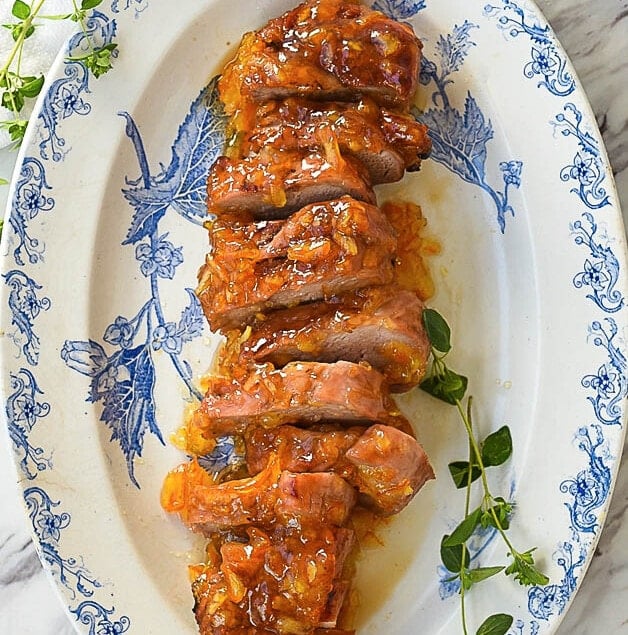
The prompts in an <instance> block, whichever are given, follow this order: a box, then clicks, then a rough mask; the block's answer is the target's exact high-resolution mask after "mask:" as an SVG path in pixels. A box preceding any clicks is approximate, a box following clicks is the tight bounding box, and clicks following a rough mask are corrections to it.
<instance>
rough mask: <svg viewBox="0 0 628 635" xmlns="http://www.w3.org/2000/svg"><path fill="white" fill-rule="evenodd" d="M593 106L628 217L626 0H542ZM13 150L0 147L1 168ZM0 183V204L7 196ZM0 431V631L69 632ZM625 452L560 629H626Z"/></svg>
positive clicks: (582, 633)
mask: <svg viewBox="0 0 628 635" xmlns="http://www.w3.org/2000/svg"><path fill="white" fill-rule="evenodd" d="M538 4H539V6H540V7H541V9H542V10H543V11H544V13H545V15H546V16H547V18H548V20H549V21H550V23H551V24H552V26H553V27H554V30H555V31H556V32H557V34H558V37H559V39H560V40H561V42H562V44H563V46H564V47H565V49H566V50H567V52H568V54H569V56H570V57H571V60H572V62H573V63H574V65H575V67H576V70H577V71H578V74H579V76H580V80H581V82H582V84H583V85H584V88H585V90H586V92H587V94H588V96H589V99H590V101H591V104H592V106H593V110H594V111H595V114H596V117H597V121H598V125H599V127H600V130H601V132H602V134H603V136H604V140H605V143H606V147H607V150H608V153H609V156H610V160H611V164H612V166H613V169H614V173H615V178H616V182H617V187H618V190H619V196H620V201H621V203H622V208H623V213H624V219H625V221H626V222H627V223H626V224H627V225H628V0H597V2H591V1H590V0H540V1H539V2H538ZM14 161H15V155H13V154H9V153H8V152H7V151H0V176H7V175H8V174H9V173H10V171H11V168H12V164H13V162H14ZM6 190H7V188H6V187H0V208H3V206H4V202H5V198H6ZM5 437H6V435H3V434H2V435H0V439H1V441H0V506H1V509H2V512H1V513H0V633H2V634H6V635H17V634H20V635H29V634H34V635H70V634H71V633H74V632H75V631H74V628H73V626H72V624H71V623H70V621H69V620H68V618H67V617H66V616H65V613H64V610H63V608H62V606H61V603H60V602H59V600H58V598H57V595H56V592H55V590H54V588H53V586H52V585H51V584H50V583H49V581H48V579H47V577H46V574H45V573H44V571H43V570H42V568H41V565H40V564H39V560H38V559H37V555H36V553H35V549H34V547H33V544H32V542H31V539H30V533H29V531H28V527H27V522H26V518H25V516H24V512H23V510H22V507H21V503H20V500H19V497H18V493H17V489H16V488H15V486H14V481H15V475H14V470H13V467H12V466H11V465H10V464H9V460H8V452H7V451H5V447H4V446H6V445H7V444H8V441H7V439H6V438H5ZM626 598H628V452H626V453H624V458H623V461H622V467H621V470H620V472H619V477H618V480H617V484H616V489H615V493H614V496H613V500H612V503H611V507H610V511H609V514H608V518H607V520H606V525H605V527H604V530H603V532H602V536H601V539H600V542H599V545H598V548H597V550H596V553H595V557H594V559H593V562H592V564H591V566H590V569H589V571H588V573H587V575H586V577H585V579H584V581H583V584H582V587H581V590H580V591H579V593H578V594H577V596H576V598H575V600H574V602H573V605H572V607H571V609H570V610H569V612H568V614H567V616H566V617H565V620H564V622H563V624H562V625H561V627H560V628H559V631H558V635H567V634H569V635H592V634H598V633H599V634H604V635H614V634H620V633H626V634H628V602H626Z"/></svg>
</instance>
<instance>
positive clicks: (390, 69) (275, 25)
mask: <svg viewBox="0 0 628 635" xmlns="http://www.w3.org/2000/svg"><path fill="white" fill-rule="evenodd" d="M421 48H422V44H421V42H420V41H419V40H418V38H417V37H416V36H415V34H414V32H413V31H412V28H411V27H409V26H408V25H406V24H402V23H400V22H396V21H395V20H392V19H390V18H387V17H386V16H384V15H383V14H381V13H379V12H378V11H373V10H372V9H369V8H367V7H365V6H362V5H360V4H358V3H356V2H353V1H351V0H311V1H309V2H305V3H303V4H301V5H299V6H298V7H296V8H295V9H293V10H292V11H288V12H287V13H284V14H283V15H282V16H280V17H278V18H275V19H273V20H270V22H268V24H267V25H266V26H265V27H263V28H262V29H260V30H259V31H256V32H254V33H247V34H246V35H245V36H244V37H243V39H242V42H241V44H240V46H239V48H238V52H237V54H236V57H235V58H234V59H233V60H232V61H231V62H230V63H229V64H228V65H227V66H226V67H225V69H224V72H223V74H222V77H221V80H220V83H219V88H220V95H221V99H222V100H223V102H224V104H225V109H226V112H227V114H230V115H232V114H233V113H235V112H236V111H244V110H245V109H246V108H247V105H250V104H251V103H252V102H262V101H268V100H273V99H286V98H288V97H293V96H299V97H307V98H309V99H318V100H321V101H323V100H324V101H333V100H340V101H355V100H358V99H359V98H360V97H362V96H363V95H367V96H369V97H371V98H373V99H375V100H376V101H377V102H378V103H380V104H384V105H393V106H395V107H399V108H407V107H408V105H409V101H410V99H411V97H412V96H413V95H414V92H415V90H416V87H417V80H418V76H419V64H420V59H421Z"/></svg>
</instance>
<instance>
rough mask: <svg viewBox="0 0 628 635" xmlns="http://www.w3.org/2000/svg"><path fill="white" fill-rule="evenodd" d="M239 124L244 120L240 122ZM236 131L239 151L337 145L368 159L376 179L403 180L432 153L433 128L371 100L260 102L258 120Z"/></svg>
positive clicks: (244, 153) (365, 162)
mask: <svg viewBox="0 0 628 635" xmlns="http://www.w3.org/2000/svg"><path fill="white" fill-rule="evenodd" d="M236 125H238V122H236ZM241 125H242V126H243V129H242V130H235V131H234V133H235V135H236V138H237V139H238V140H239V141H238V143H236V144H234V145H233V147H232V152H233V154H234V155H235V156H249V155H257V154H264V153H266V152H267V150H268V148H271V147H274V148H281V149H283V150H284V151H285V150H292V151H294V150H296V149H299V150H307V149H314V148H319V147H326V146H329V145H330V144H331V145H332V146H333V145H337V146H338V148H339V149H340V152H341V154H342V155H343V156H347V155H349V156H353V157H355V158H356V159H358V160H359V162H360V163H362V164H363V165H364V166H365V167H366V169H367V171H368V173H369V177H370V182H371V183H373V184H379V183H392V182H394V181H398V180H400V179H401V178H402V177H403V175H404V172H405V170H406V169H408V170H410V171H415V170H417V169H419V167H420V164H421V160H422V159H424V158H426V157H427V156H429V153H430V150H431V141H430V138H429V136H428V134H427V127H426V126H424V125H423V124H421V123H419V122H418V121H416V119H414V117H411V116H410V115H404V114H397V113H393V112H391V111H387V110H384V109H382V108H380V107H379V106H378V105H377V104H375V103H374V102H372V101H371V100H368V99H362V100H360V101H359V102H357V103H343V102H336V103H331V104H321V103H317V102H308V101H304V100H297V99H288V100H286V101H282V102H267V103H264V104H260V105H259V107H258V108H257V110H256V111H255V115H254V116H253V121H247V122H242V124H241Z"/></svg>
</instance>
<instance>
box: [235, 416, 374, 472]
mask: <svg viewBox="0 0 628 635" xmlns="http://www.w3.org/2000/svg"><path fill="white" fill-rule="evenodd" d="M320 428H321V429H304V428H297V427H295V426H291V425H283V426H279V427H277V428H250V429H249V430H247V431H246V433H245V436H244V440H245V449H246V465H247V468H248V471H249V473H250V474H257V473H258V472H261V471H262V470H263V469H264V468H265V467H266V465H267V463H268V459H269V457H270V456H272V455H276V456H277V457H278V460H279V462H280V465H281V466H282V469H286V470H290V471H291V472H327V471H329V470H335V469H336V467H337V466H338V464H339V463H340V462H341V461H342V460H343V459H344V455H345V453H346V452H347V450H348V449H349V448H350V447H351V446H352V445H353V444H354V443H355V442H356V441H357V440H358V439H359V438H360V436H361V435H362V434H363V433H364V431H365V430H366V428H365V427H359V426H353V427H350V428H338V427H337V426H331V425H323V426H320Z"/></svg>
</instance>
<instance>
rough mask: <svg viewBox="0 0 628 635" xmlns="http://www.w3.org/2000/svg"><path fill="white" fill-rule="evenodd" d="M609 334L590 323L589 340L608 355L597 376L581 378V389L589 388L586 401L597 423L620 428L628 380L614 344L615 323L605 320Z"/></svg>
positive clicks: (599, 324)
mask: <svg viewBox="0 0 628 635" xmlns="http://www.w3.org/2000/svg"><path fill="white" fill-rule="evenodd" d="M605 322H606V324H607V326H608V331H607V329H605V327H604V325H603V324H602V323H600V322H597V321H596V322H593V323H592V324H591V326H590V327H589V336H590V337H592V338H593V343H594V344H595V345H596V346H601V347H602V348H604V349H605V350H606V352H607V353H608V361H607V362H605V363H604V364H602V365H601V366H600V367H599V368H598V370H597V373H595V374H591V375H585V376H584V377H583V378H582V385H583V386H584V388H591V389H593V391H594V393H595V394H594V395H590V396H589V397H587V399H588V400H589V401H590V402H591V404H592V405H593V409H594V410H595V415H596V417H597V420H598V421H599V422H600V423H602V424H604V425H617V426H621V425H622V405H623V401H624V399H625V398H626V396H628V376H627V375H626V367H627V364H626V357H625V355H624V353H623V352H622V351H621V350H620V348H619V347H618V346H617V344H616V343H615V341H614V340H615V338H616V336H617V332H618V329H617V323H616V322H615V320H614V319H613V318H606V319H605Z"/></svg>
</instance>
